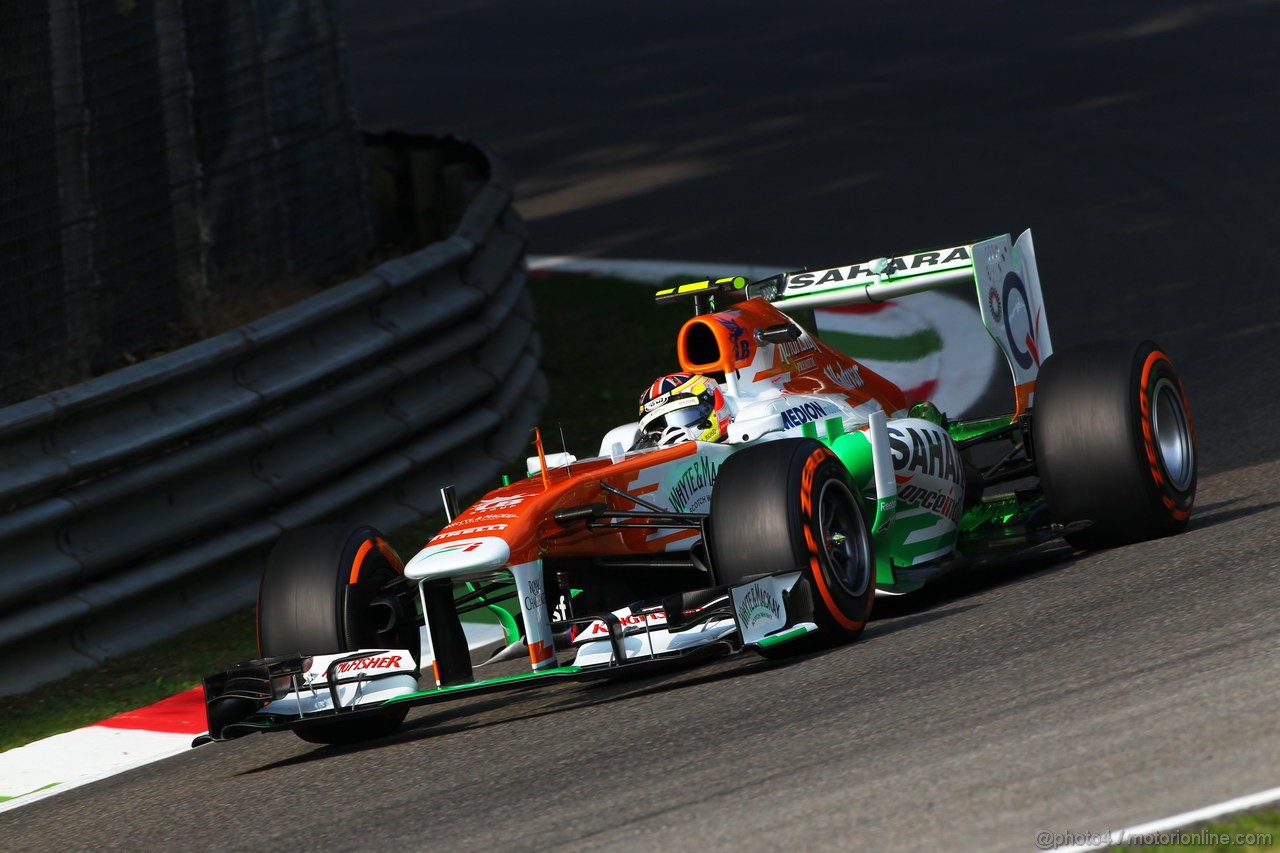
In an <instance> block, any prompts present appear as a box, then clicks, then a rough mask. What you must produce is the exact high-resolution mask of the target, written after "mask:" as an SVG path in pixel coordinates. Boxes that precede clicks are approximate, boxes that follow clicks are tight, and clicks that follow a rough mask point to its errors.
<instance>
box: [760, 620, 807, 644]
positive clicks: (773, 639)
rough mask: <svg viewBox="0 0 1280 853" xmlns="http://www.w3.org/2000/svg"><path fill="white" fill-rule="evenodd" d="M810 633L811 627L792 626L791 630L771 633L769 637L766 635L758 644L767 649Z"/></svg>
mask: <svg viewBox="0 0 1280 853" xmlns="http://www.w3.org/2000/svg"><path fill="white" fill-rule="evenodd" d="M808 633H810V631H809V629H808V628H806V627H804V626H803V625H801V626H800V627H799V628H792V629H791V630H790V631H787V632H785V633H782V634H771V635H770V636H768V637H764V638H763V639H761V640H760V641H759V642H757V643H756V645H757V646H759V647H760V648H762V649H767V648H769V647H770V646H777V645H780V644H782V643H785V642H787V641H789V640H794V639H796V638H797V637H803V636H804V635H805V634H808Z"/></svg>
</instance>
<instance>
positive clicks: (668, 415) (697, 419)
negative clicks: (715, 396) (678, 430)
mask: <svg viewBox="0 0 1280 853" xmlns="http://www.w3.org/2000/svg"><path fill="white" fill-rule="evenodd" d="M679 403H684V404H685V405H679V404H678V403H677V404H676V405H674V406H672V405H670V404H668V407H667V408H666V409H665V410H660V411H659V412H658V413H656V414H654V415H653V416H652V417H650V418H649V419H648V420H645V421H644V422H643V423H644V426H643V427H642V429H643V430H644V432H645V433H648V434H650V435H660V434H661V433H662V431H663V430H666V429H668V428H670V427H698V428H699V429H706V426H705V424H709V423H710V418H711V412H712V404H711V401H709V400H702V399H686V400H681V401H679Z"/></svg>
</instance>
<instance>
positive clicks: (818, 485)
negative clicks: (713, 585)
mask: <svg viewBox="0 0 1280 853" xmlns="http://www.w3.org/2000/svg"><path fill="white" fill-rule="evenodd" d="M711 538H712V549H713V556H714V561H715V568H716V573H717V576H718V579H719V581H720V583H723V584H731V585H732V584H739V583H743V582H745V581H749V580H751V579H752V578H755V577H759V576H761V575H767V574H775V573H778V572H788V571H796V570H799V571H800V572H801V577H802V580H803V581H806V582H807V585H808V588H809V590H810V591H811V593H812V604H813V615H814V622H815V623H816V624H817V625H818V628H819V629H820V630H819V632H818V633H817V634H816V635H814V636H813V638H812V640H810V641H809V643H807V644H806V643H804V642H794V641H793V642H791V643H787V644H785V645H782V646H778V647H776V648H775V649H761V650H760V651H761V653H762V654H765V656H766V657H772V656H773V655H774V654H779V655H784V654H789V653H793V652H796V651H800V650H802V649H801V647H810V648H811V647H812V646H813V645H815V644H835V643H843V642H849V641H851V640H854V639H856V638H857V637H858V635H860V634H861V633H862V629H863V627H864V626H865V625H866V622H867V618H868V617H869V615H870V613H871V601H872V598H873V596H874V595H875V557H874V551H873V546H872V542H871V527H870V525H869V524H868V523H867V517H866V512H865V510H864V509H863V506H862V501H861V500H860V499H859V498H858V497H857V495H856V493H855V491H854V489H853V484H852V483H851V482H850V478H849V474H848V472H847V471H846V470H845V467H844V465H843V464H842V463H841V462H840V460H839V459H838V458H837V457H836V456H835V454H834V453H832V452H831V451H830V450H828V449H827V448H826V447H825V446H824V445H823V444H821V443H820V442H818V441H814V440H813V439H799V440H795V439H780V440H778V441H770V442H767V443H764V444H760V445H757V446H755V447H748V448H746V449H744V450H741V451H739V452H737V453H735V454H734V455H733V456H730V457H729V458H728V459H727V460H725V463H724V464H723V465H722V466H721V467H720V471H719V473H718V475H717V477H716V484H715V491H714V493H713V497H712V500H711Z"/></svg>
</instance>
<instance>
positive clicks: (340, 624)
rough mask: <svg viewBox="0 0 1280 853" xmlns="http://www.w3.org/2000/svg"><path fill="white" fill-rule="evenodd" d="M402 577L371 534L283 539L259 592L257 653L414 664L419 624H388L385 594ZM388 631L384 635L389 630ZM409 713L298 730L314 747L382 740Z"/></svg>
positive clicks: (322, 533)
mask: <svg viewBox="0 0 1280 853" xmlns="http://www.w3.org/2000/svg"><path fill="white" fill-rule="evenodd" d="M403 571H404V568H403V565H402V564H401V562H400V559H399V557H397V556H396V555H395V552H394V551H392V550H391V547H390V546H389V545H387V543H386V540H384V539H383V538H382V536H381V534H379V533H378V531H377V530H375V529H373V528H372V527H357V526H352V525H329V526H325V527H311V528H306V529H303V530H298V531H293V532H290V533H286V534H285V535H284V536H282V537H281V538H280V540H279V542H277V543H276V546H275V548H274V549H273V550H272V551H271V554H270V556H269V557H268V558H267V566H266V569H265V571H264V572H263V574H262V583H261V585H260V586H259V588H258V651H259V653H260V654H261V655H262V656H263V657H272V656H275V655H289V654H303V655H320V654H333V653H336V652H347V651H355V650H356V649H362V648H364V649H368V648H395V649H408V650H409V651H410V652H411V653H412V654H413V657H414V660H415V661H416V660H417V659H418V656H419V655H420V654H421V652H420V648H421V640H420V637H419V634H418V625H417V623H416V620H415V619H413V618H408V617H407V614H404V613H401V614H398V618H389V617H391V611H390V610H389V609H388V608H395V607H396V606H397V603H396V602H395V601H394V600H392V599H388V597H387V596H386V595H385V594H384V593H382V592H381V590H382V588H383V587H384V586H385V585H386V584H387V583H388V582H389V581H392V580H394V579H395V578H396V576H397V575H398V574H402V573H403ZM388 625H390V628H389V629H387V628H386V627H385V626H388ZM407 713H408V708H407V707H405V708H396V709H393V710H387V711H384V712H382V713H379V714H375V715H362V716H361V717H359V718H357V719H352V720H342V721H337V722H332V723H316V724H311V725H309V726H305V727H302V728H298V729H295V730H294V731H295V733H296V734H297V735H298V737H300V738H302V739H303V740H305V741H310V742H312V743H325V744H339V743H355V742H358V741H362V740H369V739H372V738H377V737H383V736H385V735H389V734H391V733H392V732H394V731H395V730H396V729H398V728H399V727H400V724H401V723H402V722H404V718H405V715H406V714H407Z"/></svg>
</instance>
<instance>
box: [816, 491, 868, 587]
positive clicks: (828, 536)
mask: <svg viewBox="0 0 1280 853" xmlns="http://www.w3.org/2000/svg"><path fill="white" fill-rule="evenodd" d="M818 532H819V534H820V537H819V538H820V540H821V548H822V554H823V557H824V561H825V563H826V565H827V566H829V567H830V568H831V573H832V575H834V577H835V579H836V582H837V583H839V584H840V586H841V587H843V588H844V590H845V592H847V593H849V594H850V595H852V596H859V595H862V594H863V593H864V592H866V591H867V586H868V585H869V584H870V583H871V546H870V543H869V540H868V536H867V528H866V522H865V521H864V520H863V518H862V513H861V512H859V511H858V509H857V507H856V506H855V504H854V497H853V495H852V493H850V491H849V489H848V487H846V486H845V484H844V483H842V482H840V481H839V480H828V481H827V482H825V483H823V484H822V491H821V493H820V494H819V496H818Z"/></svg>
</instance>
